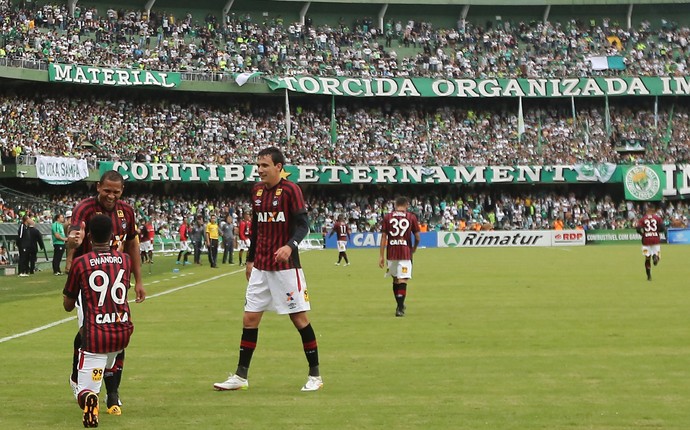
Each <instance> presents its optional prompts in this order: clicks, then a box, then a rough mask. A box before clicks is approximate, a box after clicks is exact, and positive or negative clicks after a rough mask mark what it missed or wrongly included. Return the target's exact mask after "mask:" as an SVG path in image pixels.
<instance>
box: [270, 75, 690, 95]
mask: <svg viewBox="0 0 690 430" xmlns="http://www.w3.org/2000/svg"><path fill="white" fill-rule="evenodd" d="M263 79H264V81H265V82H266V83H267V84H268V87H269V88H270V89H271V90H273V91H276V90H282V89H287V90H288V91H293V92H297V93H304V94H320V95H333V96H346V97H457V98H493V97H604V96H686V95H690V80H689V79H690V78H689V77H687V76H677V77H668V76H662V77H656V76H654V77H652V76H649V77H647V76H642V77H590V78H552V79H547V78H540V79H525V78H519V79H518V78H515V79H499V78H486V79H471V78H465V79H434V78H368V79H365V78H350V77H319V76H290V77H277V78H271V77H263Z"/></svg>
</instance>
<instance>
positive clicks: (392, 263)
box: [386, 260, 412, 279]
mask: <svg viewBox="0 0 690 430" xmlns="http://www.w3.org/2000/svg"><path fill="white" fill-rule="evenodd" d="M386 276H392V277H394V278H398V279H412V260H388V271H386Z"/></svg>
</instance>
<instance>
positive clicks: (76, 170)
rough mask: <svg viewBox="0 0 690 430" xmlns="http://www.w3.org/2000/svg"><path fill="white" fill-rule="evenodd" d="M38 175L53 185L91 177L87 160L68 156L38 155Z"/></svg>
mask: <svg viewBox="0 0 690 430" xmlns="http://www.w3.org/2000/svg"><path fill="white" fill-rule="evenodd" d="M36 175H37V176H38V178H39V179H41V180H43V181H45V182H47V183H49V184H53V185H65V184H71V183H72V182H77V181H81V180H82V179H86V178H88V177H89V166H88V165H87V164H86V160H78V159H76V158H67V157H46V156H43V155H38V156H36Z"/></svg>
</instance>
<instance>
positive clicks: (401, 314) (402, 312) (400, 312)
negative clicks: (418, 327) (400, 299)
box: [395, 305, 406, 317]
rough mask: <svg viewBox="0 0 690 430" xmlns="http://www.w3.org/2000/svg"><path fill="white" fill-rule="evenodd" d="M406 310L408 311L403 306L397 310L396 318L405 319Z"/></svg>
mask: <svg viewBox="0 0 690 430" xmlns="http://www.w3.org/2000/svg"><path fill="white" fill-rule="evenodd" d="M405 309H406V306H405V305H403V307H397V308H395V316H396V317H404V316H405Z"/></svg>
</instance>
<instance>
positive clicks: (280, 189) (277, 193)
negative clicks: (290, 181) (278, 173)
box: [276, 188, 283, 197]
mask: <svg viewBox="0 0 690 430" xmlns="http://www.w3.org/2000/svg"><path fill="white" fill-rule="evenodd" d="M281 194H283V189H282V188H278V189H277V190H276V197H278V196H279V195H281Z"/></svg>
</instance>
